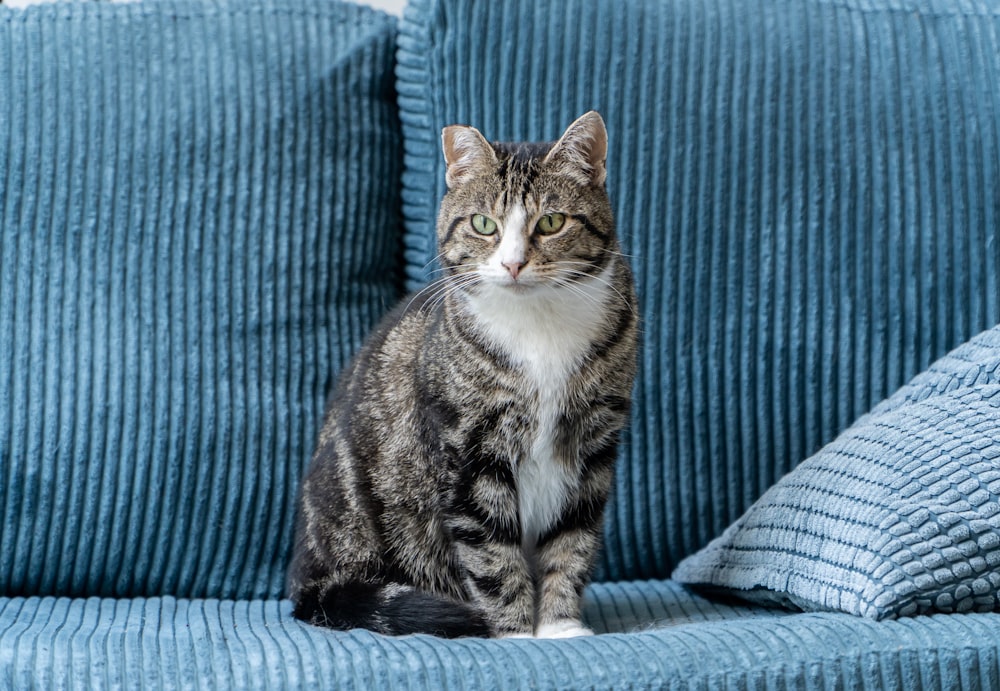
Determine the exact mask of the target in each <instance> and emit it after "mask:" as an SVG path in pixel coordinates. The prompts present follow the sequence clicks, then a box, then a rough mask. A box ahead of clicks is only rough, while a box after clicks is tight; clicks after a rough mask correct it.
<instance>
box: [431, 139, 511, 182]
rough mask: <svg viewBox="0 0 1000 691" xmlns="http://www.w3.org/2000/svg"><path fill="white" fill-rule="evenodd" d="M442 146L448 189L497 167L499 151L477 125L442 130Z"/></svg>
mask: <svg viewBox="0 0 1000 691" xmlns="http://www.w3.org/2000/svg"><path fill="white" fill-rule="evenodd" d="M441 148H442V150H443V151H444V162H445V163H446V164H447V166H448V169H447V170H446V171H445V175H444V180H445V182H446V183H447V184H448V189H453V188H454V187H455V186H456V185H461V184H463V183H466V182H468V181H469V180H471V179H472V178H474V177H477V176H479V175H482V174H483V173H487V172H489V171H490V170H493V169H496V167H497V154H496V152H495V151H494V150H493V147H492V146H490V143H489V142H488V141H486V138H485V137H483V135H481V134H480V133H479V130H477V129H476V128H475V127H468V126H466V125H449V126H448V127H445V128H444V129H443V130H441Z"/></svg>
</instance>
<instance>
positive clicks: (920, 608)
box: [673, 327, 1000, 619]
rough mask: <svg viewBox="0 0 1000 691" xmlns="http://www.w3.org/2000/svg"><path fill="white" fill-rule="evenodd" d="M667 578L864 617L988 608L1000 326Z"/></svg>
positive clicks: (809, 463)
mask: <svg viewBox="0 0 1000 691" xmlns="http://www.w3.org/2000/svg"><path fill="white" fill-rule="evenodd" d="M673 577H674V578H675V579H676V580H678V581H680V582H682V583H686V584H690V585H694V586H699V587H705V588H708V589H710V590H715V591H723V592H725V593H727V594H729V595H735V596H737V597H741V598H743V599H746V600H750V601H753V602H757V603H762V604H782V605H790V606H793V607H798V608H801V609H803V610H807V611H818V610H841V611H844V612H848V613H850V614H857V615H861V616H865V617H870V618H873V619H885V618H894V617H899V616H908V615H915V614H925V613H929V612H968V611H991V610H994V609H997V605H998V602H1000V600H998V594H997V593H998V590H1000V327H995V328H993V329H990V330H988V331H986V332H984V333H982V334H980V335H979V336H977V337H975V338H973V339H972V340H971V341H969V342H968V343H966V344H964V345H962V346H960V347H959V348H957V349H956V350H954V351H953V352H951V353H950V354H949V355H947V356H945V357H944V358H942V359H941V360H938V361H937V362H936V363H934V365H932V366H931V367H930V368H929V369H928V370H927V371H926V372H925V373H923V374H921V375H919V376H917V377H916V378H915V379H913V380H912V381H911V382H910V383H909V384H908V385H907V386H905V387H903V388H902V389H900V390H899V391H898V392H897V393H896V394H895V395H893V396H892V397H890V398H889V399H887V400H886V401H884V402H883V403H881V404H880V405H879V406H877V407H876V408H875V409H874V410H872V411H871V413H869V414H868V415H865V416H864V417H862V418H861V419H859V420H858V421H857V422H856V423H855V424H854V425H852V426H851V427H850V428H849V429H847V430H846V431H845V432H844V433H842V434H841V435H840V436H839V437H838V438H837V439H836V440H834V441H833V442H831V443H830V444H829V445H827V446H826V447H825V448H823V449H822V450H821V451H820V452H819V453H817V454H815V455H814V456H812V457H811V458H809V459H808V460H806V461H804V462H803V463H802V464H801V465H799V466H798V467H797V468H795V469H794V470H793V471H792V472H790V473H789V474H788V475H786V476H785V477H783V478H782V479H781V480H780V481H779V482H778V483H777V484H776V485H775V486H774V487H772V488H771V489H770V490H768V491H767V492H766V493H765V494H764V496H762V497H761V498H760V500H759V501H757V502H756V503H755V504H754V505H753V506H752V507H751V508H750V509H749V510H748V511H747V512H746V513H745V514H744V515H743V516H742V517H741V518H740V519H739V520H737V521H736V522H735V523H734V524H733V525H732V526H730V527H729V528H728V529H727V530H726V531H725V532H724V533H723V534H722V535H721V536H720V537H718V538H717V539H715V540H714V541H712V542H711V543H710V544H709V545H708V546H707V547H705V548H704V549H703V550H701V551H700V552H698V553H697V554H695V555H693V556H691V557H688V558H687V559H685V560H684V561H682V562H681V563H680V564H679V565H678V567H677V569H676V570H675V571H674V574H673Z"/></svg>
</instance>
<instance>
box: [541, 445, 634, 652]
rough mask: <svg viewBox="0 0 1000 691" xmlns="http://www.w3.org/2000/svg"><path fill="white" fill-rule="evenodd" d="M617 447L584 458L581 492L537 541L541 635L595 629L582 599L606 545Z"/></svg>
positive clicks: (570, 634) (604, 447) (603, 448)
mask: <svg viewBox="0 0 1000 691" xmlns="http://www.w3.org/2000/svg"><path fill="white" fill-rule="evenodd" d="M615 452H616V449H615V445H614V444H613V443H607V444H604V445H601V447H599V448H598V449H597V450H596V451H594V452H592V453H590V454H588V455H587V456H586V457H585V458H584V460H583V462H582V464H581V465H582V475H581V482H580V486H579V489H578V491H577V492H576V493H575V496H574V497H572V498H571V500H570V501H569V502H568V504H567V507H566V509H565V511H564V512H563V515H562V516H561V518H560V519H559V521H558V522H557V523H556V525H555V526H554V527H553V528H552V529H551V530H549V531H548V532H547V533H546V534H544V535H542V536H541V538H540V539H539V540H538V543H537V544H536V547H535V555H536V568H537V573H538V587H539V603H538V626H537V629H536V631H535V635H536V636H537V637H538V638H571V637H575V636H589V635H591V634H593V631H591V630H590V629H589V628H587V627H586V626H584V625H583V623H582V621H581V619H580V600H581V598H582V597H583V591H584V588H586V586H587V583H588V582H589V580H590V572H591V570H592V568H593V565H594V560H595V558H596V556H597V551H598V549H599V547H600V544H601V520H602V516H603V513H604V504H605V503H606V502H607V498H608V493H609V491H610V488H611V482H612V477H613V465H614V459H615Z"/></svg>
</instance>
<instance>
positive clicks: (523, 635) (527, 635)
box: [499, 631, 534, 638]
mask: <svg viewBox="0 0 1000 691" xmlns="http://www.w3.org/2000/svg"><path fill="white" fill-rule="evenodd" d="M499 637H500V638H534V636H533V635H531V632H530V631H528V632H520V633H502V634H500V636H499Z"/></svg>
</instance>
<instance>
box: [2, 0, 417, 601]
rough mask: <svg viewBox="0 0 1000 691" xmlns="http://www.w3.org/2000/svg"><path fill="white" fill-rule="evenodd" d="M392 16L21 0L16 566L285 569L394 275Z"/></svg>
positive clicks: (10, 453) (137, 573)
mask: <svg viewBox="0 0 1000 691" xmlns="http://www.w3.org/2000/svg"><path fill="white" fill-rule="evenodd" d="M394 36H395V23H394V21H392V20H391V19H390V18H389V17H386V16H385V15H383V14H380V13H376V12H374V11H369V10H364V9H363V8H360V7H354V6H351V5H343V4H339V3H334V2H329V3H327V2H322V3H320V2H308V1H305V0H267V1H266V2H258V1H257V0H248V1H244V0H240V1H239V2H236V1H234V2H232V3H230V2H225V1H220V2H212V1H206V2H198V1H192V2H186V1H184V0H177V1H176V2H174V1H173V0H164V1H163V2H156V3H149V4H147V3H143V4H111V5H104V4H96V3H77V4H68V5H40V6H34V7H30V8H27V9H25V10H11V9H8V8H7V7H6V6H0V162H2V163H0V367H2V368H3V369H4V373H3V374H2V375H0V593H8V594H11V593H16V594H25V595H32V594H60V595H106V596H111V595H113V596H130V595H145V594H153V595H155V594H165V593H170V594H173V595H178V596H188V597H207V596H211V597H277V596H280V595H281V594H282V592H283V590H284V572H285V567H286V565H287V563H288V558H289V554H290V552H291V540H292V515H293V510H294V499H295V494H296V492H297V488H298V479H299V477H300V475H301V473H302V469H303V467H304V466H305V464H306V463H307V462H308V459H309V456H310V453H311V450H312V446H313V444H314V443H315V437H316V434H317V430H318V423H319V415H320V413H321V411H322V409H323V405H324V403H325V397H326V395H327V391H328V388H329V386H330V383H331V381H332V378H333V377H334V375H335V373H336V372H337V370H338V369H339V368H340V366H341V365H342V364H343V363H344V361H345V360H346V358H347V357H348V356H349V355H350V354H351V353H352V352H353V350H354V349H355V348H356V347H357V346H358V344H359V343H360V342H361V340H362V338H363V337H364V335H365V333H366V332H367V330H368V329H369V328H370V327H371V325H372V323H373V322H374V321H375V320H376V319H377V318H378V317H379V316H380V315H381V313H382V311H383V310H384V309H385V308H387V307H389V306H391V305H392V304H393V303H394V302H395V300H396V299H397V297H398V290H399V288H398V279H397V277H396V261H395V257H396V244H397V242H398V236H397V232H398V231H397V227H398V203H397V201H396V200H397V196H396V195H397V191H396V189H397V185H396V183H395V182H394V178H395V177H397V176H398V175H399V169H400V165H401V153H402V152H401V148H400V135H399V126H398V120H397V118H396V115H395V104H394V92H393V87H392V82H393V72H392V54H393V51H394Z"/></svg>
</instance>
